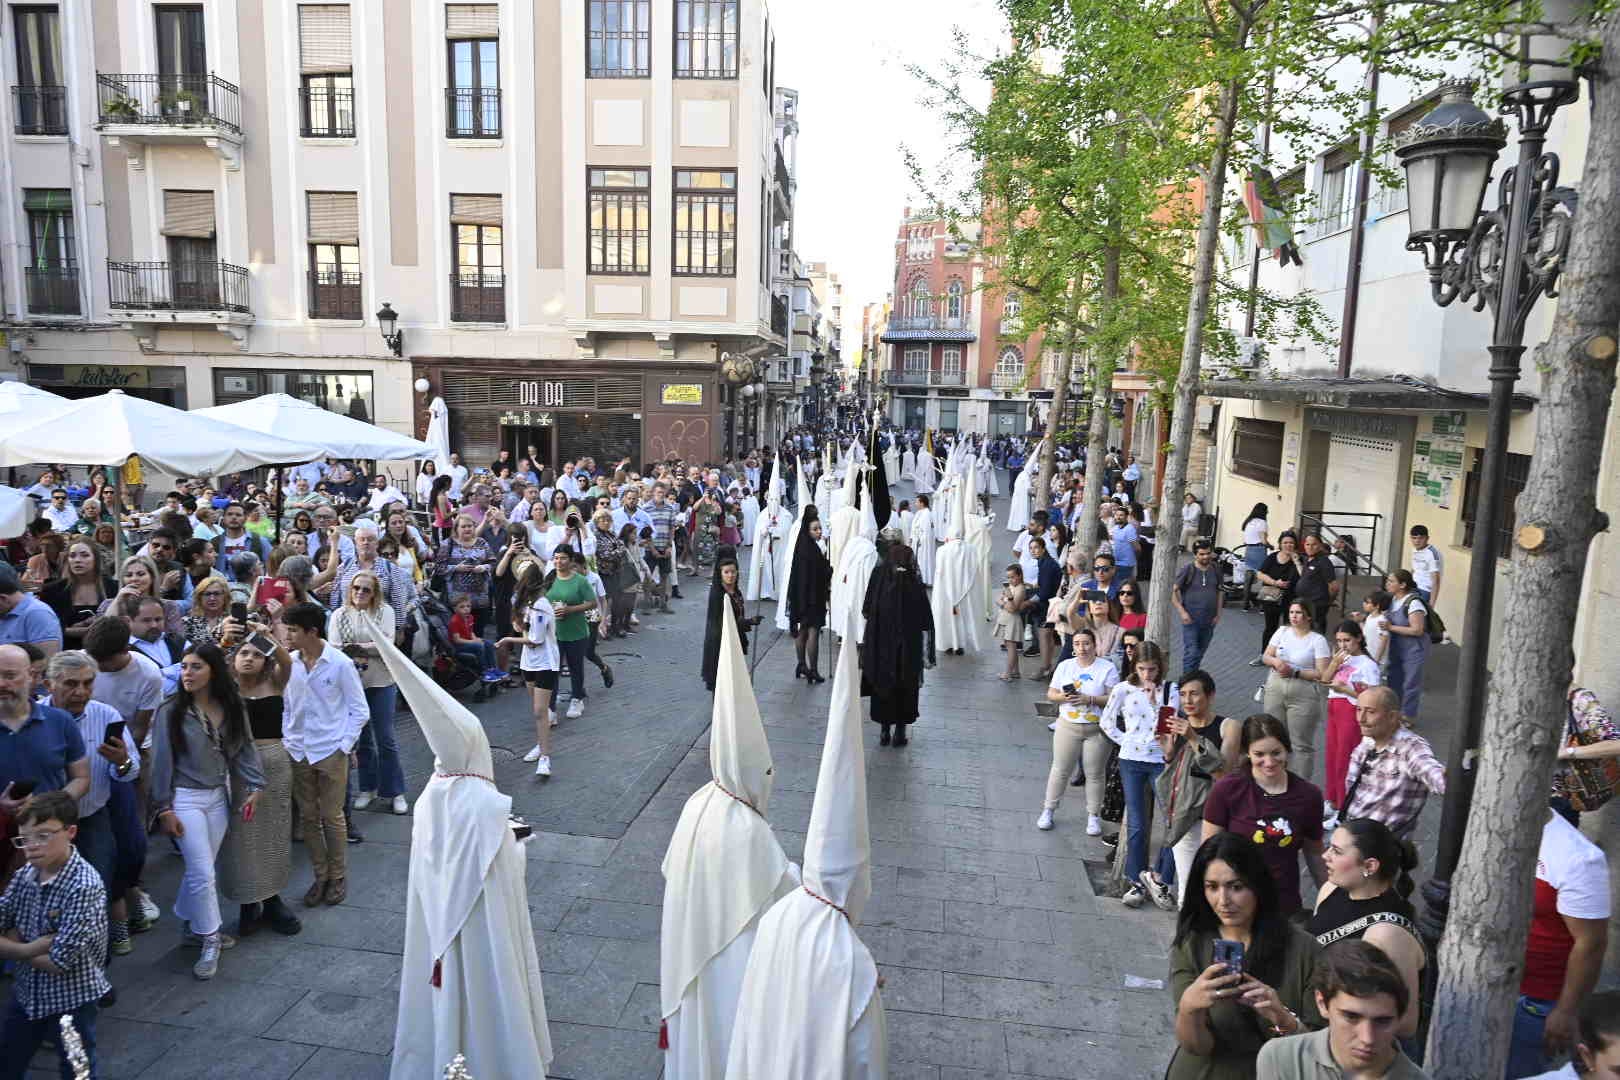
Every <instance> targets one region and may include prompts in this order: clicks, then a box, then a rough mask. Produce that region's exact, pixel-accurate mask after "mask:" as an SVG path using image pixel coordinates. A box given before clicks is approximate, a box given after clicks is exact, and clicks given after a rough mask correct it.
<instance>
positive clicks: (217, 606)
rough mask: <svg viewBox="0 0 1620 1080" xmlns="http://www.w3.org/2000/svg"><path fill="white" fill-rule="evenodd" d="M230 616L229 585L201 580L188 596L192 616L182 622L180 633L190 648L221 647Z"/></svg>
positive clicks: (212, 579)
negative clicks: (196, 646) (201, 646)
mask: <svg viewBox="0 0 1620 1080" xmlns="http://www.w3.org/2000/svg"><path fill="white" fill-rule="evenodd" d="M230 615H231V587H230V583H229V582H227V581H226V580H225V579H224V578H222V577H210V578H204V579H203V582H202V584H200V585H198V586H197V591H196V592H194V593H192V594H191V614H190V615H187V616H186V617H185V619H184V620H183V622H182V627H181V632H182V633H184V635H185V637H186V640H187V641H189V642H191V643H192V644H193V645H202V644H208V645H220V644H221V642H222V640H223V638H224V636H225V620H226V619H228V618H230Z"/></svg>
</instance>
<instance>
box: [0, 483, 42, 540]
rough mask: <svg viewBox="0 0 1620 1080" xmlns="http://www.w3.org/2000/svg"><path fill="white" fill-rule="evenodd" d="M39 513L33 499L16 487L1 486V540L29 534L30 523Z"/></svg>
mask: <svg viewBox="0 0 1620 1080" xmlns="http://www.w3.org/2000/svg"><path fill="white" fill-rule="evenodd" d="M37 512H38V511H37V510H36V509H35V507H34V500H33V499H30V498H29V497H28V496H27V495H26V494H24V493H23V492H21V491H18V490H17V489H16V488H14V487H6V486H5V485H3V484H0V540H9V539H10V538H11V537H13V536H21V535H22V534H23V533H25V532H27V531H28V523H29V522H30V521H32V520H34V516H35V515H36V513H37Z"/></svg>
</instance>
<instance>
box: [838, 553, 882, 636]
mask: <svg viewBox="0 0 1620 1080" xmlns="http://www.w3.org/2000/svg"><path fill="white" fill-rule="evenodd" d="M877 564H878V552H877V545H876V544H874V543H873V542H872V539H871V538H870V537H868V536H866V535H865V534H864V533H856V534H855V535H854V536H852V537H850V538H849V540H848V541H846V542H845V544H844V552H843V557H842V558H841V559H840V560H839V564H838V570H837V572H836V573H835V574H834V575H833V583H832V603H831V604H830V605H829V606H828V609H827V616H828V625H829V626H834V627H839V626H848V625H849V623H850V621H851V619H853V621H854V623H855V641H860V640H861V637H862V636H863V635H864V634H865V633H866V616H864V615H863V614H861V608H862V607H864V606H865V604H866V585H867V582H869V581H871V580H872V571H873V570H876V569H877ZM852 644H854V642H846V643H845V648H848V647H849V646H850V645H852Z"/></svg>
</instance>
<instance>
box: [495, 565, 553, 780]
mask: <svg viewBox="0 0 1620 1080" xmlns="http://www.w3.org/2000/svg"><path fill="white" fill-rule="evenodd" d="M515 574H516V576H517V587H516V589H515V590H514V591H513V594H512V623H511V628H512V629H513V630H516V631H517V633H516V634H515V635H508V636H506V637H503V638H501V639H500V641H499V642H498V643H497V644H499V645H503V646H506V647H508V648H510V647H512V646H521V647H522V650H523V651H522V653H521V654H520V656H519V658H518V666H519V667H520V668H521V670H522V671H523V681H524V682H526V683H528V684H529V702H530V705H531V706H532V708H533V710H534V748H533V749H532V750H530V751H529V752H528V753H527V754H524V755H523V760H524V761H527V762H531V763H533V764H534V775H535V776H537V777H539V778H541V779H547V778H549V777H550V776H551V729H552V727H553V726H555V724H556V723H557V721H556V720H554V719H552V715H551V699H552V697H553V695H555V694H556V693H557V678H558V673H559V672H560V671H561V669H562V652H561V650H560V649H559V647H558V645H557V615H556V609H555V608H553V607H552V605H551V601H550V600H549V599H547V597H546V593H547V592H548V591H550V589H551V586H552V584H553V582H554V581H555V580H556V574H555V573H550V572H546V571H544V570H542V568H541V565H540V563H539V561H538V560H534V559H528V560H524V561H523V562H520V563H518V568H517V570H516V571H515Z"/></svg>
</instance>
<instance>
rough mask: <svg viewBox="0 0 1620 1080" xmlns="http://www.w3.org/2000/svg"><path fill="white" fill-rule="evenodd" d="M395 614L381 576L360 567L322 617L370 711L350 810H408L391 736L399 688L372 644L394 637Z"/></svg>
mask: <svg viewBox="0 0 1620 1080" xmlns="http://www.w3.org/2000/svg"><path fill="white" fill-rule="evenodd" d="M396 618H397V613H396V612H395V611H394V609H393V608H392V607H391V606H389V604H388V602H387V601H386V600H384V599H383V589H382V580H381V579H380V578H379V577H378V576H377V575H376V574H375V573H373V572H372V571H370V570H360V571H357V572H356V573H355V575H354V576H353V577H351V578H350V579H349V587H348V589H347V591H346V592H345V593H344V594H343V603H342V604H341V605H340V606H339V607H337V608H336V609H335V610H333V612H332V613H331V614H330V615H328V616H327V618H326V640H327V641H330V642H331V643H332V644H333V645H336V646H337V647H338V648H340V649H342V650H343V651H344V652H345V653H346V654H348V655H349V656H350V657H351V658H353V660H354V666H355V667H356V668H358V669H359V672H360V685H361V686H362V687H364V688H365V692H366V707H367V709H368V710H369V711H370V713H371V719H370V721H369V722H368V723H367V724H366V726H365V727H363V728H361V729H360V741H359V742H357V743H355V747H354V749H355V754H356V755H357V756H358V758H359V769H360V779H359V784H360V790H359V792H358V793H356V795H355V798H354V809H356V810H364V809H365V808H366V807H368V806H370V805H371V803H372V800H374V799H381V800H382V801H383V802H385V803H388V804H389V808H390V809H391V810H393V812H394V813H396V814H404V813H407V812H408V811H409V809H410V808H409V806H408V805H407V804H406V802H405V771H404V768H403V767H402V766H401V765H400V762H399V743H398V741H397V740H396V739H395V737H394V706H395V703H396V698H397V695H398V692H399V691H398V687H396V686H395V685H394V677H393V675H391V674H390V673H389V671H388V665H387V664H385V663H383V662H382V659H381V655H382V654H381V650H379V649H378V648H377V643H376V639H377V635H379V634H380V635H382V637H383V638H384V639H385V640H387V641H389V642H392V641H393V640H394V627H395V620H396Z"/></svg>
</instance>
